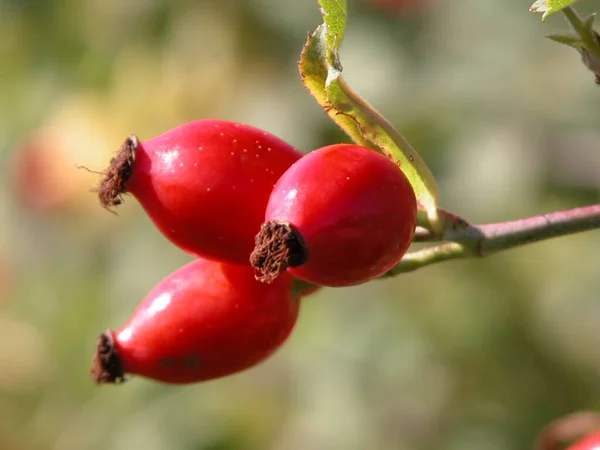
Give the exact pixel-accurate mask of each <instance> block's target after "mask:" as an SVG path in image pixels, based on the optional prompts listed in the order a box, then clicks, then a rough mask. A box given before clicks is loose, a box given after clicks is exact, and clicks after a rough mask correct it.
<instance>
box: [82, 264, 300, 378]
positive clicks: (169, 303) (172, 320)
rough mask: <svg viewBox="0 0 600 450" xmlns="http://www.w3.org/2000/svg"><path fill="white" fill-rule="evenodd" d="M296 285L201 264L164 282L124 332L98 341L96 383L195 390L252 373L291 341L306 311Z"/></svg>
mask: <svg viewBox="0 0 600 450" xmlns="http://www.w3.org/2000/svg"><path fill="white" fill-rule="evenodd" d="M291 283H292V277H291V276H286V277H282V278H281V279H278V280H277V282H276V283H274V284H271V285H268V284H263V283H260V282H258V281H256V280H255V279H254V271H253V270H252V268H251V267H248V266H241V265H229V264H225V263H219V262H215V261H210V260H206V259H197V260H195V261H193V262H191V263H189V264H187V265H186V266H183V267H182V268H180V269H179V270H177V271H175V272H174V273H172V274H171V275H169V276H168V277H167V278H165V279H164V280H163V281H161V282H160V283H159V284H158V285H157V286H156V287H155V288H154V289H153V290H152V291H151V292H150V293H149V294H148V296H147V297H146V298H145V299H144V301H143V302H142V303H141V304H140V305H139V307H138V308H137V310H136V311H135V312H134V313H133V315H132V316H131V318H130V319H129V320H128V321H127V323H126V324H125V325H124V326H123V327H122V328H121V329H120V330H118V331H116V332H112V331H110V330H109V331H107V332H105V333H103V334H102V335H101V336H100V337H99V339H98V344H97V349H96V354H95V355H94V361H93V367H92V370H91V374H92V378H93V379H94V380H95V381H96V382H97V383H114V382H119V381H122V380H123V377H124V375H125V374H126V373H130V374H137V375H141V376H144V377H147V378H152V379H155V380H159V381H163V382H166V383H193V382H197V381H204V380H209V379H213V378H218V377H222V376H225V375H230V374H233V373H236V372H239V371H242V370H244V369H247V368H249V367H251V366H253V365H255V364H257V363H259V362H261V361H263V360H264V359H266V358H267V357H268V356H269V355H271V354H272V353H273V352H274V351H275V350H276V349H277V348H279V347H280V346H281V345H282V344H283V343H284V342H285V340H286V339H287V337H288V336H289V334H290V333H291V331H292V329H293V327H294V324H295V323H296V319H297V317H298V310H299V301H298V300H297V299H295V298H294V297H293V296H292V294H291Z"/></svg>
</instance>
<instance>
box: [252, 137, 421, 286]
mask: <svg viewBox="0 0 600 450" xmlns="http://www.w3.org/2000/svg"><path fill="white" fill-rule="evenodd" d="M416 219H417V203H416V198H415V194H414V191H413V189H412V187H411V185H410V182H409V181H408V179H407V178H406V177H405V176H404V174H403V173H402V171H401V170H400V169H399V168H398V167H397V166H396V165H395V164H394V163H393V162H392V161H391V160H390V159H388V158H386V157H385V156H383V155H381V154H379V153H377V152H375V151H373V150H370V149H367V148H364V147H360V146H357V145H350V144H336V145H331V146H328V147H323V148H321V149H318V150H315V151H314V152H311V153H309V154H308V155H306V156H304V157H303V158H302V159H301V160H300V161H298V162H296V163H294V165H292V166H291V167H290V168H289V169H288V170H287V171H286V172H285V174H284V175H283V176H282V177H281V178H280V179H279V181H278V182H277V184H276V185H275V187H274V189H273V192H272V193H271V197H270V199H269V203H268V205H267V209H266V215H265V222H264V223H263V224H262V226H261V229H260V232H259V234H258V235H257V236H256V246H255V248H254V251H253V252H252V255H251V258H250V260H251V264H252V265H253V266H254V268H255V269H256V270H257V278H258V279H259V280H261V281H264V282H267V283H268V282H271V281H272V280H274V279H275V278H277V276H279V275H280V274H281V273H283V272H284V271H285V270H286V269H287V271H289V272H290V273H292V274H293V275H294V276H296V277H298V278H300V279H302V280H306V281H308V282H310V283H313V284H318V285H324V286H351V285H355V284H360V283H364V282H366V281H369V280H371V279H373V278H376V277H379V276H380V275H382V274H383V273H385V272H386V271H387V270H389V269H390V268H391V267H393V266H394V265H395V264H396V263H397V262H398V261H399V260H400V258H402V255H404V253H405V252H406V250H407V249H408V247H409V245H410V243H411V241H412V238H413V235H414V231H415V226H416Z"/></svg>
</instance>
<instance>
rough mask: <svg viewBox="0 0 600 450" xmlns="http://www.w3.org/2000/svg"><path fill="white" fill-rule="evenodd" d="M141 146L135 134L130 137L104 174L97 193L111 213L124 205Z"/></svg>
mask: <svg viewBox="0 0 600 450" xmlns="http://www.w3.org/2000/svg"><path fill="white" fill-rule="evenodd" d="M139 145H140V143H139V140H138V138H137V136H136V135H135V134H132V135H131V136H129V137H128V138H127V139H125V142H123V145H121V148H120V149H119V153H118V154H117V156H115V157H114V158H113V159H111V160H110V166H108V168H107V169H106V170H105V171H104V172H103V174H104V178H103V179H102V180H101V181H100V184H99V185H98V188H97V189H96V191H97V192H98V197H99V198H100V203H101V204H102V206H103V207H104V208H106V209H108V210H109V211H112V209H111V208H112V207H114V206H119V205H120V204H121V203H123V194H125V193H127V182H128V181H129V178H130V177H131V173H132V172H133V165H134V163H135V152H136V150H137V148H138V147H139Z"/></svg>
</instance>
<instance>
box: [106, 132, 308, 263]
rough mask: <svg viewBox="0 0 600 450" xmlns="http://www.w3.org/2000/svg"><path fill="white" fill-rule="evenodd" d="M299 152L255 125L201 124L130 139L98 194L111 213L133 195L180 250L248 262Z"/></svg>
mask: <svg viewBox="0 0 600 450" xmlns="http://www.w3.org/2000/svg"><path fill="white" fill-rule="evenodd" d="M301 156H302V155H301V153H300V152H298V151H297V150H296V149H295V148H294V147H292V146H291V145H289V144H287V143H286V142H284V141H282V140H281V139H279V138H277V137H275V136H273V135H272V134H269V133H267V132H266V131H263V130H259V129H257V128H254V127H251V126H249V125H244V124H239V123H234V122H228V121H223V120H199V121H196V122H190V123H187V124H184V125H181V126H179V127H177V128H174V129H172V130H170V131H167V132H166V133H164V134H161V135H160V136H158V137H155V138H153V139H150V140H148V141H145V142H140V141H139V140H138V139H137V137H136V136H131V137H130V138H128V139H127V140H126V141H125V143H124V144H123V146H122V148H121V150H120V152H119V154H118V155H117V156H116V157H115V158H114V159H113V161H112V162H111V165H110V167H109V168H108V169H107V170H106V172H105V177H104V179H103V180H102V181H101V183H100V186H99V188H98V193H99V196H100V201H101V203H102V205H103V206H105V207H107V208H112V207H114V206H117V205H119V204H120V203H121V201H122V195H123V194H125V193H130V194H132V195H133V196H134V197H135V198H136V199H137V200H138V201H139V202H140V204H141V205H142V207H143V208H144V210H145V211H146V213H147V214H148V215H149V216H150V218H151V219H152V221H153V222H154V224H155V225H156V227H157V228H158V229H159V230H160V231H161V232H162V233H163V234H164V235H165V236H166V237H167V238H168V239H169V240H170V241H171V242H173V243H174V244H175V245H177V246H178V247H180V248H181V249H183V250H185V251H187V252H189V253H191V254H194V255H196V256H200V257H206V258H210V259H216V260H219V261H225V262H232V263H238V264H248V255H249V254H250V252H251V251H252V245H253V238H254V235H255V234H256V230H257V229H258V228H259V227H260V224H261V222H262V220H263V217H264V211H265V207H266V205H267V201H268V199H269V194H270V193H271V190H272V189H273V185H274V184H275V183H276V182H277V180H278V179H279V177H280V176H281V175H282V174H283V173H284V172H285V171H286V170H287V168H288V167H289V166H290V165H291V164H293V163H294V162H295V161H297V160H298V159H299V158H300V157H301Z"/></svg>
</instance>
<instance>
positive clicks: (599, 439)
mask: <svg viewBox="0 0 600 450" xmlns="http://www.w3.org/2000/svg"><path fill="white" fill-rule="evenodd" d="M599 449H600V432H596V433H593V434H590V435H588V436H586V437H584V438H582V439H580V440H578V441H577V442H575V443H574V444H573V445H571V446H569V447H568V448H567V450H599Z"/></svg>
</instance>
